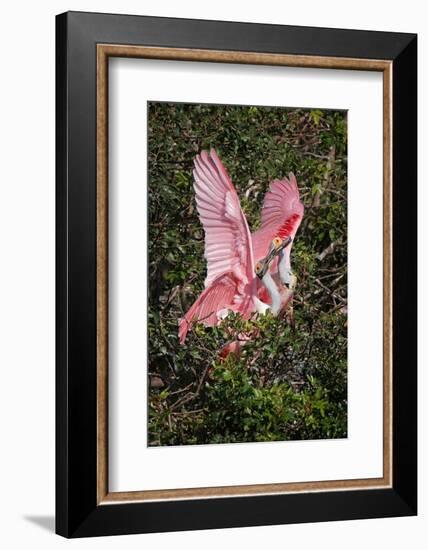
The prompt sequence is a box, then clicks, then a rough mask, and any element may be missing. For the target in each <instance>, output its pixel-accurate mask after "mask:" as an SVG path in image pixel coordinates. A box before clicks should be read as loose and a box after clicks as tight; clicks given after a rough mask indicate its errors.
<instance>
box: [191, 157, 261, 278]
mask: <svg viewBox="0 0 428 550" xmlns="http://www.w3.org/2000/svg"><path fill="white" fill-rule="evenodd" d="M193 176H194V180H195V181H194V188H195V192H196V204H197V208H198V213H199V217H200V220H201V222H202V224H203V226H204V230H205V258H206V260H207V277H206V279H205V287H206V288H207V287H208V286H209V285H210V284H211V283H212V282H213V281H214V280H215V279H216V278H217V277H218V276H219V275H222V274H223V273H228V272H230V273H233V274H234V276H235V277H236V279H237V280H238V281H240V282H241V283H242V285H246V284H248V283H250V281H251V280H252V279H253V278H254V259H253V249H252V242H251V234H250V230H249V228H248V223H247V220H246V218H245V216H244V213H243V212H242V210H241V205H240V203H239V198H238V195H237V194H236V190H235V188H234V187H233V185H232V182H231V180H230V177H229V175H228V173H227V172H226V169H225V168H224V166H223V164H222V163H221V161H220V159H219V158H218V156H217V153H216V152H215V151H214V149H211V152H210V154H208V153H207V152H206V151H202V153H201V154H200V155H197V157H196V158H195V169H194V171H193Z"/></svg>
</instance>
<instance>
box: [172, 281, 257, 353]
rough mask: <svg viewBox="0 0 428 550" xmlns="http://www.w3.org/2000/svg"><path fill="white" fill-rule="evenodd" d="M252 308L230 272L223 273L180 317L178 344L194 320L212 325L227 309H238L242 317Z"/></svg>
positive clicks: (182, 340) (184, 337)
mask: <svg viewBox="0 0 428 550" xmlns="http://www.w3.org/2000/svg"><path fill="white" fill-rule="evenodd" d="M252 309H253V308H252V303H251V298H250V296H249V295H246V296H242V295H241V294H240V292H239V281H237V279H236V278H235V277H234V275H233V274H232V273H223V275H220V276H219V277H217V279H215V280H214V281H213V282H212V283H211V284H210V286H209V287H207V288H206V289H205V290H204V291H203V292H202V294H201V295H200V296H199V298H198V299H197V300H196V302H195V303H194V304H193V305H192V307H191V308H190V309H189V311H188V312H187V313H186V315H185V316H184V317H183V318H182V319H180V323H179V329H178V336H179V338H180V344H183V343H184V341H185V339H186V336H187V332H188V331H189V330H191V328H192V326H193V324H194V323H196V322H199V323H203V324H204V325H207V326H213V325H217V324H218V323H219V322H220V321H221V319H222V318H223V317H224V316H225V315H226V314H227V310H231V311H240V312H241V313H242V314H243V315H244V317H248V316H249V314H250V313H251V312H252Z"/></svg>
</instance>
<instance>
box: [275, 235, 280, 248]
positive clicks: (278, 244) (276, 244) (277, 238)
mask: <svg viewBox="0 0 428 550" xmlns="http://www.w3.org/2000/svg"><path fill="white" fill-rule="evenodd" d="M281 243H282V240H281V239H280V238H279V237H275V238H274V240H273V245H274V247H275V248H278V246H280V244H281Z"/></svg>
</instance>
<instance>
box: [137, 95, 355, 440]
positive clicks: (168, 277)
mask: <svg viewBox="0 0 428 550" xmlns="http://www.w3.org/2000/svg"><path fill="white" fill-rule="evenodd" d="M147 112H148V127H147V133H148V190H147V193H148V205H149V216H148V275H147V280H148V336H147V338H148V358H149V364H148V384H147V387H148V392H149V395H148V409H149V410H148V446H149V447H159V446H179V445H207V444H218V443H223V444H226V443H229V444H231V443H255V442H275V441H276V442H277V441H296V440H298V441H302V440H320V439H341V438H346V437H347V435H348V384H347V374H348V364H347V353H348V340H347V331H348V326H347V319H348V311H347V273H348V269H347V261H348V256H347V230H348V225H347V212H348V203H347V198H348V194H347V191H348V182H347V135H348V134H347V112H346V111H345V110H339V109H338V110H331V109H329V110H325V109H321V108H316V107H314V108H312V109H307V108H295V107H293V108H291V107H278V106H259V105H219V104H215V105H214V104H201V103H198V104H194V103H171V102H160V101H154V100H153V101H149V102H148V106H147ZM141 253H142V254H144V250H142V251H141ZM142 368H143V366H142Z"/></svg>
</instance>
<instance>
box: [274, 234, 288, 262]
mask: <svg viewBox="0 0 428 550" xmlns="http://www.w3.org/2000/svg"><path fill="white" fill-rule="evenodd" d="M291 241H292V239H291V237H285V238H284V239H282V238H281V237H280V236H279V235H277V236H276V237H274V238H273V239H272V242H271V245H270V249H269V253H270V254H272V255H273V257H275V256H276V255H277V254H279V252H281V250H283V249H284V248H285V247H286V246H288V245H289V244H290V243H291Z"/></svg>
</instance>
